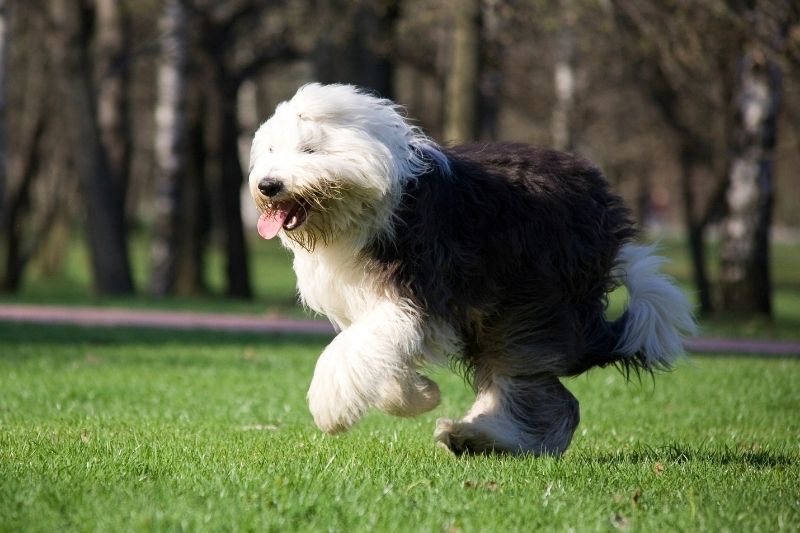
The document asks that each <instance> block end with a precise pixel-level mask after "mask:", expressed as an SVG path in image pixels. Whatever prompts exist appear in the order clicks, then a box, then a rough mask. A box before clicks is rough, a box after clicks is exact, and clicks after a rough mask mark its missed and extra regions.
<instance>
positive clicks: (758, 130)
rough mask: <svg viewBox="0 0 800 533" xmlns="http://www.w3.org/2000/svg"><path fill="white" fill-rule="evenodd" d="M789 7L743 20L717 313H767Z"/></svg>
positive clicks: (766, 6)
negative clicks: (781, 59) (748, 29)
mask: <svg viewBox="0 0 800 533" xmlns="http://www.w3.org/2000/svg"><path fill="white" fill-rule="evenodd" d="M790 7H791V6H790V5H789V2H788V1H782V0H762V1H760V2H756V4H755V7H754V9H753V10H752V11H751V12H750V13H748V14H747V15H746V17H747V18H749V19H750V20H752V33H751V37H750V39H749V40H748V41H747V42H746V43H745V46H744V50H743V52H742V55H741V57H740V59H739V65H738V72H737V77H736V89H735V94H734V105H735V106H736V122H735V124H734V131H733V157H732V159H731V163H730V170H729V174H728V191H727V194H726V197H725V199H726V206H727V216H726V217H725V220H724V222H723V225H722V235H721V243H720V300H721V308H722V310H724V311H729V312H735V313H738V314H748V315H752V314H763V315H766V316H770V315H771V314H772V298H771V296H772V282H771V279H770V272H769V232H770V224H771V220H772V205H773V199H774V194H775V191H774V178H773V173H774V159H775V155H774V150H775V144H776V139H777V136H778V110H779V109H780V102H781V81H782V72H781V68H780V66H779V65H778V63H777V62H776V61H775V55H776V53H777V51H778V50H779V49H780V47H781V41H782V40H783V39H785V37H786V32H787V29H788V23H789V20H788V17H789V13H790Z"/></svg>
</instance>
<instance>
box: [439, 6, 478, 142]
mask: <svg viewBox="0 0 800 533" xmlns="http://www.w3.org/2000/svg"><path fill="white" fill-rule="evenodd" d="M453 12H454V14H453V16H454V17H455V19H454V21H453V35H452V41H451V42H452V50H451V56H450V69H449V70H450V72H449V75H448V76H447V78H446V80H445V95H446V96H445V109H444V112H445V113H444V137H445V141H450V142H464V141H469V140H473V139H475V138H476V136H477V123H478V121H477V115H478V76H479V70H480V69H479V66H480V65H479V63H480V59H479V58H480V45H481V5H480V0H463V1H458V2H455V1H454V2H453Z"/></svg>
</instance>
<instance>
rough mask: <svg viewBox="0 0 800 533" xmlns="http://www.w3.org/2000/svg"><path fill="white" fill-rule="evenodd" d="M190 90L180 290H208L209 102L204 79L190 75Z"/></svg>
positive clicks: (191, 292)
mask: <svg viewBox="0 0 800 533" xmlns="http://www.w3.org/2000/svg"><path fill="white" fill-rule="evenodd" d="M188 81H189V88H188V91H187V127H186V132H187V143H186V151H185V154H184V157H185V161H186V164H185V169H186V171H185V172H183V185H182V187H181V189H182V193H181V197H182V202H183V207H182V208H181V236H180V242H181V252H180V258H179V262H178V276H177V285H176V287H175V289H176V291H177V292H178V293H179V294H183V295H196V294H203V293H205V292H207V290H208V288H207V285H206V281H205V272H204V269H203V265H204V264H205V261H204V260H203V258H204V256H205V251H206V248H207V241H208V235H209V231H210V228H211V219H210V215H209V213H210V212H211V206H210V202H209V198H208V188H207V184H206V157H207V152H206V136H205V128H204V124H205V120H206V105H205V97H204V95H203V94H202V93H203V91H202V88H201V82H200V81H199V80H198V79H197V78H195V79H191V77H190V79H189V80H188Z"/></svg>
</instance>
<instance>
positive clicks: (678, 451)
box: [581, 444, 797, 468]
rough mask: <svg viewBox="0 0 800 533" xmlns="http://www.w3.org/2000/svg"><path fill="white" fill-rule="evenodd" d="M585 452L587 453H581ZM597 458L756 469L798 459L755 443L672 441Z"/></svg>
mask: <svg viewBox="0 0 800 533" xmlns="http://www.w3.org/2000/svg"><path fill="white" fill-rule="evenodd" d="M581 455H583V454H581ZM591 457H592V459H593V460H595V461H597V462H600V463H603V464H607V465H620V464H648V463H662V464H684V463H698V462H699V463H707V464H710V465H715V466H747V467H753V468H775V467H782V466H791V465H793V464H795V463H796V462H797V458H796V457H793V456H792V455H788V454H785V453H783V452H781V451H777V450H771V449H763V448H759V447H757V446H755V445H750V446H741V447H739V448H731V447H729V446H721V447H717V448H715V447H712V446H711V445H708V446H702V445H701V446H699V447H692V446H687V445H681V444H671V445H669V446H664V447H658V448H637V449H634V450H621V451H617V452H613V453H607V454H596V455H592V456H591Z"/></svg>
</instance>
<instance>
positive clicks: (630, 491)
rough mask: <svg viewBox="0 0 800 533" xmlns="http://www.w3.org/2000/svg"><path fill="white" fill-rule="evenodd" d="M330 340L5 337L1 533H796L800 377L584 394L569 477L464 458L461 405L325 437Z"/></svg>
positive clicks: (528, 463) (674, 380)
mask: <svg viewBox="0 0 800 533" xmlns="http://www.w3.org/2000/svg"><path fill="white" fill-rule="evenodd" d="M325 342H326V339H325V338H299V337H275V336H273V337H269V336H255V335H226V334H212V333H187V332H182V333H173V332H164V331H161V332H159V331H146V330H145V331H142V330H124V329H93V330H90V329H79V328H68V327H41V326H18V325H15V326H12V325H8V324H2V323H0V530H2V531H65V530H78V531H90V530H100V531H128V530H133V531H138V530H170V531H173V530H190V531H197V530H205V531H208V530H210V531H228V530H252V531H286V530H305V531H324V530H333V531H498V532H500V531H534V530H540V529H544V530H568V529H573V530H576V531H591V530H612V529H631V530H638V531H654V530H667V531H675V530H680V531H696V530H711V531H720V530H729V531H770V532H771V531H779V530H787V531H797V530H798V527H800V526H798V525H799V524H800V465H799V464H798V462H799V461H800V442H799V441H798V436H799V435H800V418H798V412H800V392H798V384H799V383H800V361H798V360H786V359H772V360H761V359H744V358H742V359H739V358H733V357H719V358H695V359H694V360H692V361H691V362H689V363H686V364H683V365H681V367H680V368H679V369H678V370H676V371H675V372H673V373H670V374H666V375H660V376H658V377H657V378H656V380H655V383H653V382H651V381H650V380H649V379H644V380H643V381H642V383H641V384H639V383H635V382H634V383H626V382H625V381H624V380H623V379H622V377H621V376H620V375H619V374H617V373H616V372H614V371H613V370H608V371H593V372H591V373H589V374H588V375H587V376H583V377H580V378H576V379H573V380H570V381H569V382H568V386H569V388H570V389H571V390H572V391H573V392H574V393H575V395H576V396H577V397H578V398H579V400H580V401H581V405H582V423H581V425H580V427H579V428H578V432H577V434H576V437H575V440H574V442H573V445H572V447H571V448H570V450H569V451H568V453H567V454H566V455H565V456H564V457H563V458H561V459H559V460H556V459H552V458H538V459H537V458H533V457H523V458H519V457H488V458H487V457H471V458H470V457H465V458H456V457H454V456H451V455H449V454H448V453H446V452H444V451H443V450H441V449H438V448H436V447H435V446H434V445H433V441H432V437H431V434H432V430H433V424H434V420H435V419H436V418H437V417H440V416H452V415H458V414H459V413H461V412H463V411H464V410H465V409H466V408H467V407H468V405H469V401H470V392H469V390H468V389H467V388H466V387H465V386H464V384H463V382H462V381H460V380H459V379H458V378H457V377H455V376H453V375H451V374H450V373H449V372H446V371H437V372H436V379H437V380H438V381H440V384H441V385H442V392H443V403H442V405H441V406H440V407H439V408H437V409H436V410H435V411H434V412H433V413H430V414H428V415H425V416H422V417H419V418H416V419H410V420H405V419H403V420H401V419H394V418H390V417H388V416H385V415H382V414H379V413H374V414H371V415H369V416H368V417H367V418H366V419H365V420H364V421H363V422H362V423H361V424H359V425H358V426H357V427H356V428H355V429H353V430H352V431H351V432H350V433H348V434H346V435H344V436H341V437H335V438H333V437H328V436H326V435H323V434H321V433H319V432H318V431H317V430H316V429H315V428H314V427H313V423H312V420H311V417H310V415H309V414H308V412H307V409H306V406H305V401H304V395H305V391H306V388H307V385H308V382H309V380H310V376H311V373H312V370H313V364H314V360H315V358H316V355H317V354H318V352H319V351H320V349H321V348H322V346H323V345H324V343H325Z"/></svg>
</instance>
